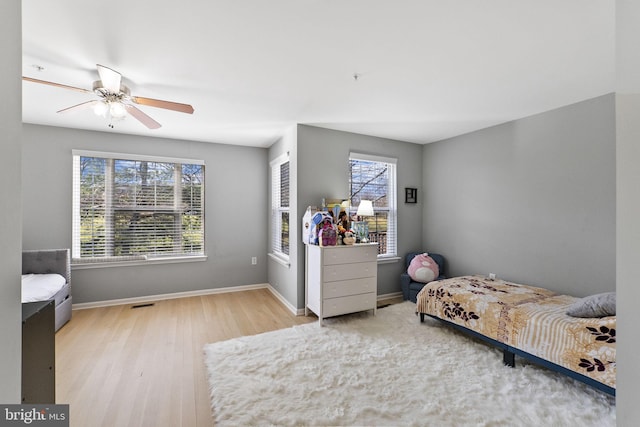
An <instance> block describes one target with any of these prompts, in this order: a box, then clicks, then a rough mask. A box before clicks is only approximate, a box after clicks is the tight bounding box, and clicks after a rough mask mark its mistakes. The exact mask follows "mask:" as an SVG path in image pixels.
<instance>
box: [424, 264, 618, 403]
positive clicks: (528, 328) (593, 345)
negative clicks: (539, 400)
mask: <svg viewBox="0 0 640 427" xmlns="http://www.w3.org/2000/svg"><path fill="white" fill-rule="evenodd" d="M581 302H582V299H580V298H575V297H571V296H568V295H558V294H556V293H554V292H552V291H550V290H547V289H544V288H538V287H534V286H527V285H521V284H516V283H512V282H507V281H504V280H491V279H487V278H485V277H482V276H462V277H454V278H451V279H445V280H442V281H438V282H431V283H428V284H427V285H426V286H425V287H424V288H423V289H422V291H420V293H419V294H418V296H417V302H416V311H417V313H419V314H420V320H421V321H424V316H425V315H429V316H431V317H433V318H436V319H439V320H442V321H445V322H447V323H449V324H451V325H452V326H454V327H456V328H457V329H459V330H462V331H464V332H467V333H469V334H471V335H473V336H475V337H478V338H480V339H483V340H484V341H487V342H489V343H491V344H493V345H495V346H497V347H498V348H501V349H502V350H503V354H504V361H505V363H506V364H508V365H510V366H515V356H516V355H518V356H521V357H524V358H526V359H529V360H532V361H533V362H535V363H538V364H541V365H543V366H546V367H547V368H551V369H553V370H556V371H558V372H561V373H563V374H566V375H569V376H570V377H572V378H575V379H578V380H580V381H582V382H585V383H587V384H589V385H591V386H593V387H595V388H597V389H599V390H601V391H604V392H606V393H608V394H611V395H614V396H615V386H616V344H615V343H616V336H615V330H616V316H615V315H608V316H603V317H573V316H569V315H568V314H567V311H568V309H569V308H570V307H575V306H577V305H580V304H581ZM614 310H615V308H614Z"/></svg>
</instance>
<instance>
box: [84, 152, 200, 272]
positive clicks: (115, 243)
mask: <svg viewBox="0 0 640 427" xmlns="http://www.w3.org/2000/svg"><path fill="white" fill-rule="evenodd" d="M176 160H177V161H171V159H166V158H162V159H160V160H153V158H150V157H147V156H130V155H115V154H114V155H109V154H108V153H95V154H92V153H90V152H89V153H84V152H74V155H73V243H72V253H73V259H74V261H75V262H109V261H122V260H139V259H147V258H154V257H176V256H190V255H204V168H205V167H204V162H201V161H194V162H188V161H187V162H185V161H184V160H182V159H176Z"/></svg>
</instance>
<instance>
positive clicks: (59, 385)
mask: <svg viewBox="0 0 640 427" xmlns="http://www.w3.org/2000/svg"><path fill="white" fill-rule="evenodd" d="M315 320H316V318H315V317H312V316H309V317H304V316H297V317H296V316H294V315H292V314H291V312H290V311H289V310H288V309H286V308H285V307H284V306H283V305H282V304H281V303H280V302H279V301H278V300H277V299H276V298H275V297H274V296H273V295H272V294H271V293H270V292H269V291H268V290H266V289H259V290H252V291H243V292H232V293H225V294H215V295H208V296H201V297H190V298H180V299H174V300H164V301H157V302H156V303H155V304H154V305H153V306H151V307H142V308H135V309H133V308H131V305H122V306H115V307H104V308H95V309H87V310H76V311H74V312H73V317H72V320H71V321H70V322H69V323H68V324H67V325H65V326H64V327H63V328H62V329H60V331H58V333H57V334H56V402H57V403H68V404H69V405H70V409H69V410H70V419H71V426H72V427H74V426H75V427H92V426H109V427H113V426H117V427H120V426H171V427H174V426H185V427H195V426H211V425H213V421H212V416H211V409H210V400H209V390H208V384H207V379H206V371H205V367H204V362H203V346H204V345H205V344H207V343H211V342H216V341H221V340H226V339H230V338H235V337H238V336H242V335H254V334H258V333H262V332H267V331H272V330H276V329H281V328H286V327H290V326H293V325H298V324H303V323H308V322H313V321H315Z"/></svg>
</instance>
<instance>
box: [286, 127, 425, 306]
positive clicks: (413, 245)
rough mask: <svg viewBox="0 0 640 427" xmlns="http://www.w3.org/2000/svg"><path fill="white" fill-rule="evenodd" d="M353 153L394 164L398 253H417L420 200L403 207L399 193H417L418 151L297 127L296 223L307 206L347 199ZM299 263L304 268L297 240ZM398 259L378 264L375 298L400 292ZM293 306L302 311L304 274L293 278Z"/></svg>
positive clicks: (389, 142)
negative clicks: (295, 289) (295, 288)
mask: <svg viewBox="0 0 640 427" xmlns="http://www.w3.org/2000/svg"><path fill="white" fill-rule="evenodd" d="M351 151H357V152H361V153H367V154H376V155H380V156H386V157H395V158H397V159H398V165H397V171H398V177H397V178H398V254H399V255H400V256H402V255H404V254H406V253H407V252H409V251H412V250H422V249H423V247H422V239H421V235H422V222H421V215H422V206H423V202H422V200H423V197H421V195H420V194H418V203H417V204H405V203H404V188H405V187H414V188H420V183H421V182H422V164H421V155H422V146H421V145H417V144H411V143H408V142H401V141H394V140H390V139H384V138H377V137H372V136H366V135H359V134H355V133H348V132H340V131H334V130H328V129H323V128H318V127H312V126H304V125H299V126H298V170H299V171H300V173H299V174H298V189H297V191H298V212H299V215H298V218H297V219H296V220H297V221H301V220H302V215H303V214H304V212H305V210H306V208H307V206H310V205H312V206H319V205H320V203H321V201H322V198H323V197H326V198H342V197H348V196H349V152H351ZM295 243H296V244H297V245H298V246H300V251H299V253H298V264H299V265H304V247H303V246H302V245H303V243H302V235H301V234H300V233H297V237H296V242H295ZM403 266H404V263H403V261H402V260H399V261H397V262H393V263H389V264H378V295H385V294H391V293H396V292H400V290H401V289H400V273H402V270H403ZM298 295H299V296H298V307H304V269H300V272H299V274H298Z"/></svg>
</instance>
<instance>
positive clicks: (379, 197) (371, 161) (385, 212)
mask: <svg viewBox="0 0 640 427" xmlns="http://www.w3.org/2000/svg"><path fill="white" fill-rule="evenodd" d="M349 191H350V198H351V215H352V216H353V215H355V214H356V212H357V209H358V206H359V205H360V201H361V200H370V201H371V202H373V212H374V215H373V216H371V217H364V218H361V220H363V221H366V222H367V223H368V225H369V241H371V242H378V254H379V256H382V257H384V256H389V257H391V256H396V254H397V249H396V248H397V245H396V239H397V233H396V230H397V228H396V223H397V209H396V206H397V205H396V159H391V158H387V157H380V156H372V155H368V154H358V153H351V154H350V155H349Z"/></svg>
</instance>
